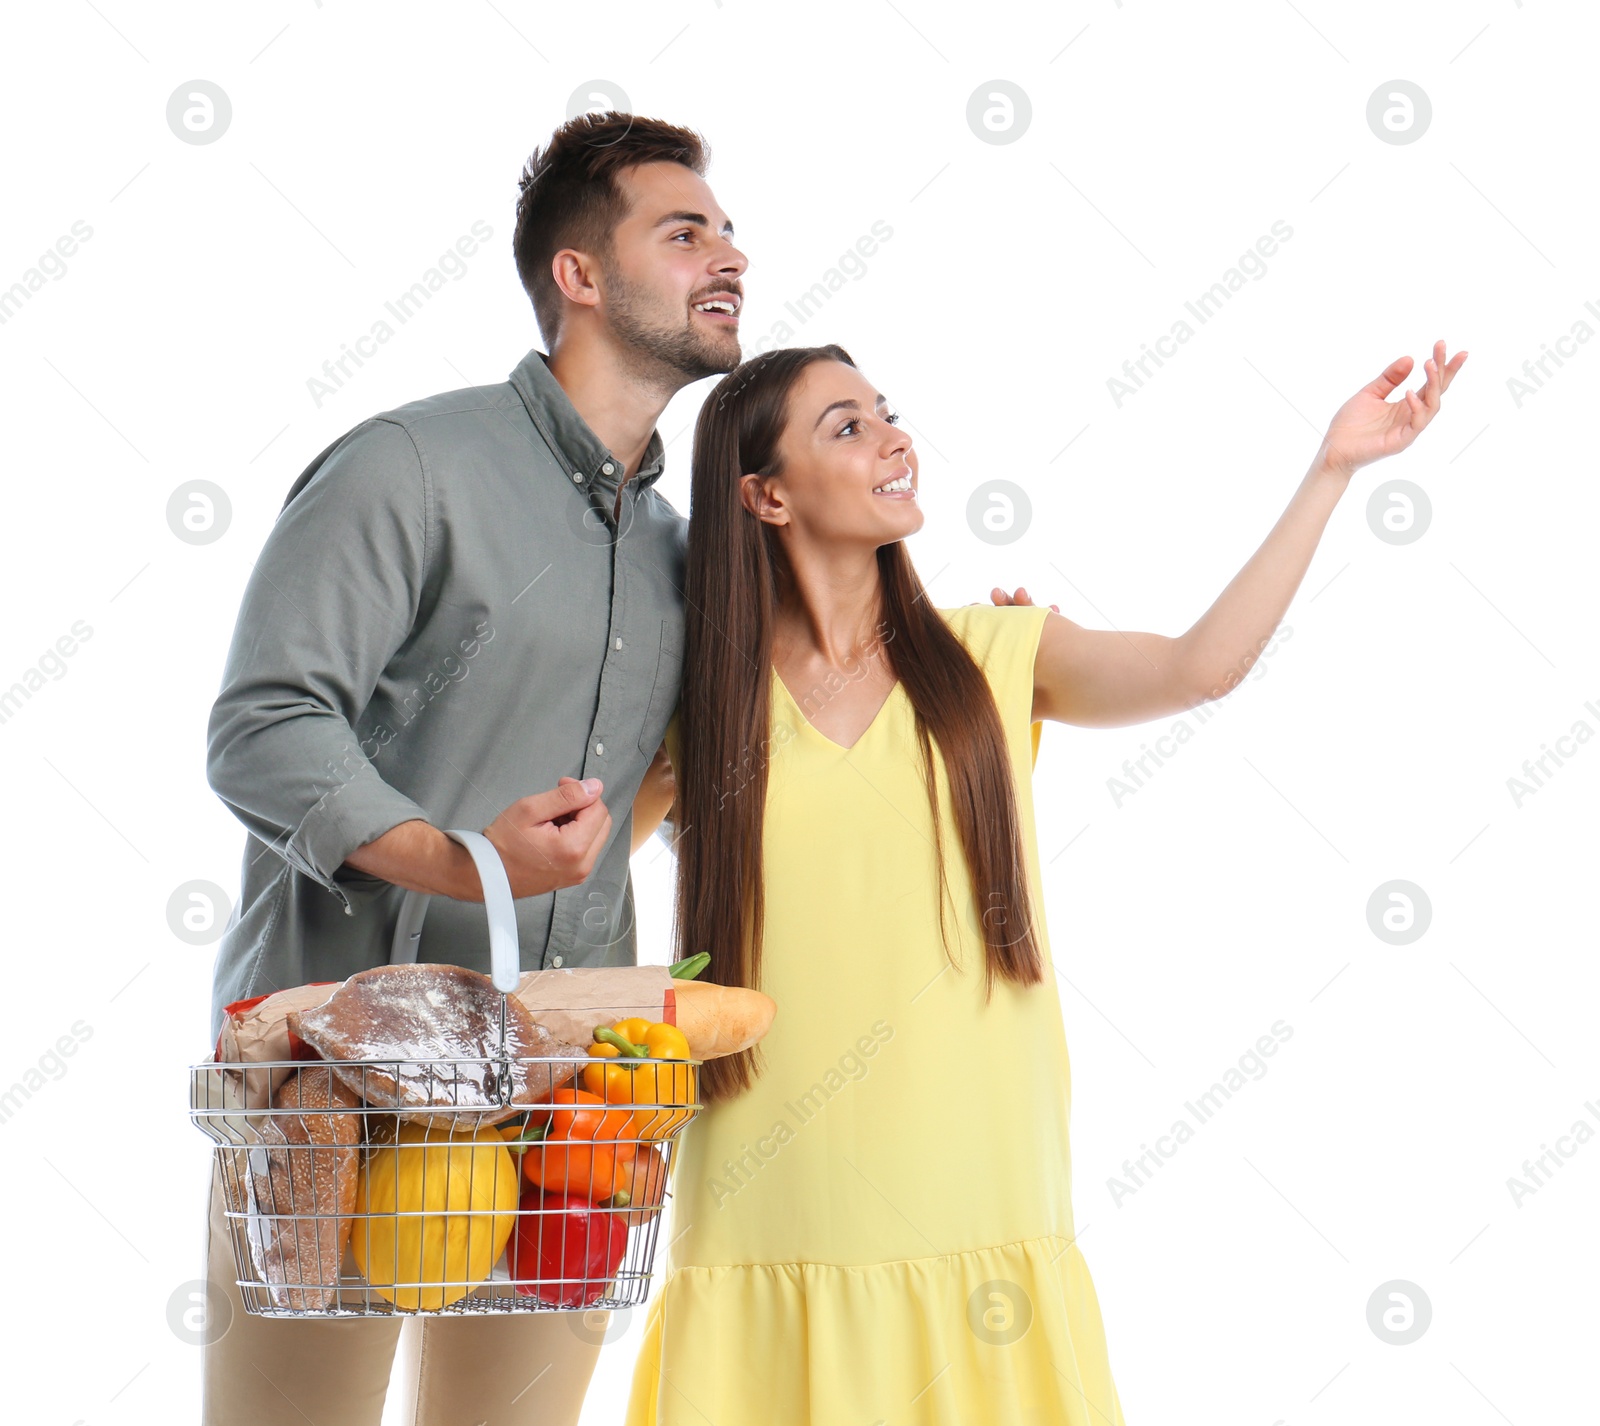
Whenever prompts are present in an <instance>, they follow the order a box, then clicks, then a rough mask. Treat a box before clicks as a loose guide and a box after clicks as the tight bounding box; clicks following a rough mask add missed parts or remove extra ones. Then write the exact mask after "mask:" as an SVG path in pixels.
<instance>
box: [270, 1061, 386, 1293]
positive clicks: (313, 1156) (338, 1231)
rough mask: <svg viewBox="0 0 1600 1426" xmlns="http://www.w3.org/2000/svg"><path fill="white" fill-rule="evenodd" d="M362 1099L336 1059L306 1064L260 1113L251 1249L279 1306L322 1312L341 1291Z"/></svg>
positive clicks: (352, 1208)
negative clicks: (335, 1069)
mask: <svg viewBox="0 0 1600 1426" xmlns="http://www.w3.org/2000/svg"><path fill="white" fill-rule="evenodd" d="M360 1104H361V1101H360V1099H359V1098H358V1097H357V1096H356V1095H355V1094H354V1093H353V1092H352V1091H351V1090H350V1089H349V1088H348V1087H347V1086H346V1085H345V1084H344V1083H343V1082H342V1081H341V1080H340V1079H339V1077H338V1076H337V1075H336V1074H334V1073H333V1071H332V1067H331V1066H328V1065H307V1066H306V1067H305V1068H304V1069H299V1070H295V1071H293V1072H292V1073H291V1074H290V1075H289V1077H288V1078H287V1079H285V1080H284V1082H283V1083H282V1084H281V1085H279V1086H278V1089H277V1091H276V1093H274V1095H273V1096H272V1106H273V1109H274V1110H275V1111H276V1112H274V1113H273V1114H271V1115H264V1116H261V1117H260V1118H257V1119H256V1120H255V1124H256V1137H257V1139H258V1140H259V1142H260V1144H261V1147H257V1148H252V1149H251V1150H250V1151H249V1155H248V1157H249V1165H250V1172H249V1174H248V1176H247V1177H246V1188H247V1191H248V1195H249V1213H250V1218H249V1220H248V1221H249V1237H250V1250H251V1256H252V1258H253V1259H254V1262H255V1265H256V1271H257V1273H258V1274H259V1275H260V1276H261V1277H263V1278H264V1279H265V1280H266V1282H267V1284H268V1292H269V1293H270V1295H271V1298H272V1303H273V1306H275V1307H279V1308H289V1309H291V1310H294V1311H310V1312H315V1311H319V1310H321V1309H322V1308H324V1307H326V1306H328V1305H329V1304H330V1303H331V1302H332V1301H333V1299H334V1298H335V1297H337V1295H338V1288H339V1263H340V1260H341V1259H342V1258H343V1257H344V1250H345V1245H346V1243H348V1242H349V1240H350V1227H351V1214H352V1213H353V1212H354V1211H355V1205H356V1180H357V1176H358V1172H359V1169H360V1165H361V1149H360V1143H361V1115H360V1114H355V1113H350V1112H349V1111H350V1110H353V1109H357V1108H359V1106H360ZM330 1111H333V1112H330ZM291 1215H292V1216H291ZM306 1215H310V1216H306Z"/></svg>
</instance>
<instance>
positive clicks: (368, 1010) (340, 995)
mask: <svg viewBox="0 0 1600 1426" xmlns="http://www.w3.org/2000/svg"><path fill="white" fill-rule="evenodd" d="M502 1016H504V1026H505V1042H504V1055H505V1056H506V1057H507V1058H506V1059H505V1060H502V1058H501V1056H502V1046H501V1023H502ZM289 1028H290V1029H291V1030H292V1031H293V1032H294V1033H295V1034H296V1035H298V1036H299V1037H300V1038H301V1039H302V1040H304V1041H305V1043H306V1044H307V1045H309V1046H311V1048H312V1049H314V1050H315V1051H316V1052H317V1053H318V1054H319V1055H321V1056H322V1058H323V1059H325V1060H328V1061H330V1062H331V1063H332V1066H333V1070H334V1072H335V1073H336V1074H337V1075H338V1076H339V1077H340V1078H341V1079H342V1080H343V1081H344V1083H345V1084H346V1085H347V1086H348V1087H349V1088H350V1089H352V1090H354V1091H355V1093H356V1094H358V1095H359V1096H360V1097H361V1098H362V1099H363V1100H365V1101H366V1102H367V1103H368V1104H372V1105H378V1106H381V1107H383V1108H388V1109H394V1110H396V1111H397V1112H398V1113H399V1114H400V1116H401V1118H403V1119H412V1120H415V1121H416V1122H418V1123H422V1124H436V1125H443V1124H446V1123H448V1124H449V1125H450V1126H451V1127H452V1128H465V1129H471V1128H476V1127H477V1126H479V1125H486V1124H497V1123H499V1122H500V1121H502V1120H505V1119H509V1118H511V1117H512V1116H514V1115H515V1114H517V1113H519V1112H520V1111H521V1109H522V1108H523V1107H524V1106H526V1105H529V1104H532V1103H534V1102H535V1101H536V1100H542V1099H548V1098H549V1096H550V1094H551V1093H552V1092H553V1091H554V1090H556V1089H559V1088H560V1087H561V1086H562V1085H564V1084H566V1083H567V1082H568V1081H570V1080H571V1079H572V1078H573V1076H574V1075H575V1074H576V1073H577V1070H578V1065H577V1063H574V1062H572V1061H581V1060H583V1059H585V1058H587V1056H588V1050H587V1049H586V1048H584V1047H583V1046H581V1045H572V1044H568V1043H566V1042H564V1041H562V1040H558V1039H557V1038H556V1037H555V1036H554V1035H552V1034H551V1033H550V1032H549V1031H548V1030H546V1029H545V1028H544V1026H542V1025H540V1024H538V1023H537V1022H536V1021H535V1020H534V1018H533V1017H532V1016H531V1015H530V1014H529V1013H528V1011H527V1009H526V1008H525V1007H524V1006H523V1004H522V1002H521V1001H519V1000H518V999H517V998H516V997H515V996H508V995H502V994H501V993H500V992H499V991H498V990H496V989H495V988H494V982H493V981H491V980H490V979H489V977H488V976H486V975H480V974H479V973H478V972H477V971H473V970H466V969H464V968H463V967H461V966H452V965H442V964H438V963H434V962H428V961H423V962H420V963H418V964H416V965H388V966H377V967H375V968H374V969H372V970H364V971H358V972H357V973H356V974H355V975H353V976H351V977H350V978H349V979H348V980H347V981H345V982H344V984H343V985H341V986H340V987H339V988H338V990H336V991H335V992H334V993H333V994H332V995H331V996H329V997H328V999H327V1000H326V1001H324V1002H323V1003H322V1004H321V1005H318V1006H315V1007H313V1008H311V1009H309V1010H302V1011H294V1012H291V1013H290V1015H289ZM544 1056H550V1057H558V1058H554V1060H553V1062H552V1063H547V1064H537V1063H536V1064H522V1063H520V1061H521V1060H523V1059H525V1058H534V1059H538V1058H540V1057H544ZM559 1057H565V1058H566V1059H567V1060H568V1062H567V1063H562V1062H561V1059H560V1058H559ZM350 1061H369V1062H375V1063H367V1064H359V1063H355V1064H352V1063H349V1062H350ZM508 1072H509V1077H510V1082H509V1084H503V1083H502V1080H503V1079H505V1078H506V1076H507V1073H508ZM448 1111H455V1112H448Z"/></svg>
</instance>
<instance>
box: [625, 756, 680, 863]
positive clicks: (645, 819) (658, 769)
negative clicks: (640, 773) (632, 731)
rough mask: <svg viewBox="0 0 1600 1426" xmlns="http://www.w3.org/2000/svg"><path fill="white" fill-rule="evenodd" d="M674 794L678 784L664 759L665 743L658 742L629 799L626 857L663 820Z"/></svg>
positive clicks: (636, 848)
mask: <svg viewBox="0 0 1600 1426" xmlns="http://www.w3.org/2000/svg"><path fill="white" fill-rule="evenodd" d="M677 797H678V784H677V783H676V781H674V779H673V776H672V764H671V763H670V762H669V761H668V760H667V745H666V744H665V743H662V745H661V746H660V747H659V748H657V749H656V755H655V757H654V758H653V759H652V760H651V762H650V766H649V768H648V769H647V770H646V772H645V775H644V781H643V782H641V783H640V784H639V791H638V793H637V794H636V795H635V796H634V799H633V845H632V847H631V848H630V849H629V853H628V854H629V855H630V856H631V855H633V853H634V852H637V851H638V850H639V848H640V847H642V846H643V845H644V844H645V843H646V842H647V841H649V840H650V837H651V834H652V833H654V832H655V830H656V828H657V827H659V826H660V825H661V824H662V822H663V821H665V820H666V816H667V813H669V812H670V811H671V810H672V804H673V803H674V802H675V801H676V800H677Z"/></svg>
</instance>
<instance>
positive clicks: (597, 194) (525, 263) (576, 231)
mask: <svg viewBox="0 0 1600 1426" xmlns="http://www.w3.org/2000/svg"><path fill="white" fill-rule="evenodd" d="M710 157H711V151H710V149H709V148H708V146H707V145H706V142H705V140H704V139H702V138H701V137H700V135H698V134H697V133H695V132H694V131H693V130H691V129H682V128H679V127H678V126H677V125H676V124H668V123H664V122H663V121H662V120H660V119H646V118H643V117H641V116H640V115H637V114H618V113H587V114H579V115H578V116H577V117H576V118H573V119H568V120H567V122H566V123H564V124H563V125H562V126H561V127H560V128H559V129H557V130H556V131H555V133H553V134H552V135H551V136H550V142H549V143H547V144H546V145H545V146H544V147H543V148H542V149H535V150H534V151H533V153H532V154H531V155H530V156H529V158H528V161H527V162H526V163H525V164H523V166H522V177H521V179H520V180H519V181H518V186H519V187H520V188H521V190H522V192H521V196H520V197H519V198H518V199H517V227H516V232H515V234H514V235H513V237H512V240H511V250H512V252H513V253H514V254H515V256H516V260H517V276H518V277H520V278H521V279H522V285H523V287H524V288H526V289H527V292H528V296H529V297H530V298H532V299H533V312H534V316H535V317H536V318H537V319H538V323H539V331H540V333H541V334H542V335H543V337H544V341H545V345H546V347H549V348H553V347H554V345H555V340H556V337H557V335H558V334H559V333H560V331H561V303H562V296H561V289H560V288H559V287H557V286H556V282H555V278H554V277H553V276H551V273H550V262H551V259H552V258H554V257H555V255H556V254H557V253H558V252H560V251H561V250H562V248H576V249H578V250H579V251H580V252H586V253H593V254H594V255H595V256H596V257H599V258H600V259H602V260H604V259H606V258H608V257H610V256H611V252H612V247H611V237H612V230H613V229H615V228H616V226H617V225H618V224H619V223H621V222H622V221H623V219H625V218H626V217H627V216H628V205H627V200H626V199H625V198H624V196H623V194H622V191H621V190H620V189H619V188H618V186H617V182H616V176H617V174H618V173H619V172H620V171H621V170H622V169H624V168H631V167H632V166H633V165H634V164H640V163H681V164H682V165H683V166H684V167H685V168H689V169H693V170H694V172H696V173H698V174H699V175H700V176H701V177H702V178H703V177H705V172H706V166H707V164H708V163H709V162H710Z"/></svg>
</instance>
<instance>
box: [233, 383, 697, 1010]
mask: <svg viewBox="0 0 1600 1426" xmlns="http://www.w3.org/2000/svg"><path fill="white" fill-rule="evenodd" d="M662 460H663V450H662V442H661V437H660V434H659V433H658V432H652V433H651V436H650V442H649V445H648V448H647V449H646V451H645V455H644V461H643V464H642V466H641V468H640V470H639V471H638V473H637V474H636V475H634V476H633V477H632V478H630V479H629V480H628V481H627V483H626V484H625V485H622V486H621V491H622V498H621V505H620V514H618V515H616V516H614V514H613V511H614V507H616V504H617V496H618V487H619V484H620V482H621V478H622V463H621V462H620V461H619V460H618V459H617V458H616V457H615V456H614V455H613V454H612V453H611V452H610V451H609V450H607V449H606V447H605V446H604V444H603V443H602V442H601V441H600V439H599V438H598V437H597V436H596V435H595V433H594V432H593V431H592V430H590V428H589V426H588V425H587V424H586V423H585V422H584V420H583V418H582V417H581V416H580V415H579V414H578V412H577V410H576V408H575V407H574V406H573V405H572V402H571V401H570V399H569V398H568V397H567V395H566V393H565V392H564V391H563V390H562V388H561V386H560V385H559V384H558V383H557V381H556V380H555V378H554V377H553V376H552V375H551V374H550V371H549V367H548V365H547V358H546V357H545V355H544V354H543V353H542V352H539V351H530V352H529V353H528V355H527V356H526V357H524V358H523V360H522V362H521V363H520V364H519V365H518V366H517V368H516V370H515V371H513V372H512V373H511V379H510V380H509V381H507V382H502V383H499V384H496V385H492V386H481V387H468V388H466V389H464V390H460V391H448V392H444V393H442V394H440V395H437V396H430V397H426V398H424V399H423V400H420V401H413V402H410V403H408V404H406V405H404V406H400V407H397V408H396V409H394V410H392V411H385V412H382V413H381V414H379V415H377V416H373V417H371V418H370V419H369V420H366V421H363V422H362V423H361V424H360V425H358V426H356V427H355V428H354V429H352V430H350V431H348V432H346V433H345V434H344V435H343V436H341V437H340V438H339V439H338V440H337V441H335V442H334V443H333V444H332V445H331V446H329V447H328V448H327V449H326V450H325V451H323V452H322V454H321V455H319V456H318V457H317V458H316V459H315V460H314V461H312V463H311V465H310V466H309V467H308V468H307V469H306V470H305V472H304V473H303V474H302V475H301V476H300V478H299V480H297V481H296V482H295V485H294V487H293V489H292V490H291V491H290V492H289V496H288V499H287V500H286V501H285V502H284V506H283V510H282V511H281V512H280V514H279V516H278V519H277V521H276V523H275V524H274V525H273V527H272V530H271V532H270V533H269V535H268V537H267V541H266V545H265V547H264V548H263V549H262V551H261V556H260V558H259V559H258V560H257V562H256V565H255V569H254V571H253V573H252V574H251V576H250V580H249V584H248V586H247V588H246V590H245V595H244V602H243V605H242V607H241V609H240V612H239V620H238V625H237V627H236V628H235V631H234V636H233V643H232V646H231V648H230V649H229V652H228V660H227V666H226V669H225V672H224V675H223V682H222V691H221V694H220V696H219V697H218V698H217V701H216V705H215V707H214V708H213V709H212V713H211V722H210V729H209V744H208V750H207V765H206V768H207V776H208V777H209V780H210V783H211V786H212V788H213V789H214V790H215V792H216V793H217V795H218V796H219V797H221V798H222V800H223V801H224V802H225V803H226V804H227V805H228V806H229V807H230V808H231V809H232V810H233V811H234V813H235V814H237V816H238V817H239V819H240V821H242V822H243V823H244V825H245V826H246V828H248V830H249V832H250V834H251V835H250V838H249V840H248V841H247V843H246V846H245V854H244V871H243V884H242V887H241V890H240V896H239V902H238V906H237V908H236V910H235V912H234V915H233V919H232V920H231V921H230V923H229V925H228V928H227V931H226V933H225V934H224V936H223V939H222V942H221V945H220V948H219V950H218V954H217V961H216V969H215V975H214V980H213V988H212V1007H211V1010H212V1028H213V1033H214V1032H215V1030H216V1028H217V1027H218V1025H219V1024H220V1021H221V1011H222V1007H223V1006H224V1005H226V1004H227V1003H229V1002H230V1001H233V1000H239V999H242V998H244V997H246V996H251V995H261V994H265V993H267V992H269V991H272V990H277V989H281V988H283V987H287V986H292V985H303V984H305V983H307V982H309V981H318V980H342V979H344V978H345V977H346V976H349V975H352V974H354V973H355V972H356V971H358V970H363V969H365V968H367V967H369V966H374V965H379V964H382V963H383V962H385V961H386V960H387V959H388V957H389V940H390V936H391V934H392V930H393V926H394V921H395V917H396V915H397V913H398V910H399V905H400V898H401V897H402V896H403V894H404V893H403V892H402V891H401V889H400V888H398V887H395V886H392V885H391V884H390V883H388V882H385V881H381V880H379V879H378V878H376V877H372V876H367V875H365V874H363V873H361V872H357V871H355V870H354V869H351V868H342V867H341V864H342V863H343V861H344V859H345V858H346V857H347V856H348V855H349V854H350V853H351V852H352V851H354V850H355V849H356V848H357V847H360V846H363V845H365V844H366V843H367V842H370V841H372V840H373V839H374V838H376V837H378V836H380V835H381V834H382V833H384V832H386V831H387V830H388V829H389V828H391V827H394V826H397V825H399V824H400V823H401V822H405V821H409V820H411V819H413V818H419V817H420V818H424V819H426V820H427V821H429V822H432V823H433V824H434V825H435V826H437V827H441V828H444V827H467V828H471V829H478V828H481V827H484V826H486V825H487V824H488V823H489V822H490V821H492V820H493V819H494V817H496V816H497V815H498V814H499V813H500V811H501V810H502V809H503V808H504V807H506V806H507V805H508V804H509V803H511V802H514V801H515V800H516V799H517V798H519V797H522V796H526V795H527V794H529V793H533V792H542V791H545V790H547V789H549V788H553V787H554V786H555V785H556V782H557V779H558V778H559V777H560V776H561V775H562V774H566V775H568V776H570V777H579V778H582V777H599V778H601V779H603V780H604V783H605V792H604V794H603V796H604V800H605V802H606V805H607V806H608V807H609V808H610V810H611V816H612V830H611V836H610V839H609V840H608V841H607V843H606V845H605V847H604V849H603V850H602V851H601V853H600V856H599V858H598V859H597V861H596V863H595V867H594V870H593V872H592V873H591V874H590V876H589V878H588V880H586V881H585V882H583V883H582V884H581V885H579V886H573V887H567V888H564V889H562V890H560V891H556V892H552V893H546V894H545V895H543V896H531V897H527V898H524V899H522V900H519V901H518V902H517V928H518V933H519V936H520V938H521V945H522V964H523V966H524V968H527V969H533V968H539V967H544V966H553V965H568V966H589V965H631V964H633V963H634V961H635V939H634V924H633V887H632V882H631V879H630V877H629V874H628V854H629V844H630V838H631V835H632V815H631V808H632V803H633V797H634V793H635V792H636V791H637V790H638V787H639V784H640V782H641V781H642V779H643V776H644V772H645V769H646V768H647V767H648V765H649V762H650V759H651V757H652V756H653V755H654V753H655V751H656V749H657V748H658V747H659V746H660V744H661V739H662V735H663V733H664V731H665V729H666V725H667V720H668V718H669V717H670V716H671V713H672V710H673V708H674V706H675V705H676V703H677V698H678V682H679V674H680V668H681V664H682V658H683V595H682V589H683V561H684V551H685V547H686V542H687V531H688V525H687V522H686V521H685V520H684V518H683V517H682V516H681V515H679V514H678V512H677V511H676V510H675V509H674V508H673V507H672V505H671V504H670V503H668V501H667V500H666V498H665V497H664V496H662V495H660V494H658V493H657V492H656V490H655V489H654V488H653V487H654V485H655V482H656V479H657V477H658V476H659V475H660V473H661V469H662ZM418 955H419V959H421V960H432V961H448V962H452V963H454V964H456V965H462V966H468V967H471V968H473V969H477V970H483V971H487V970H488V969H489V947H488V930H487V922H486V920H485V916H484V910H483V907H482V905H481V904H477V903H470V902H458V901H452V900H450V899H449V898H446V897H435V898H434V901H433V904H432V905H431V906H430V908H429V911H428V917H427V920H426V922H425V924H424V926H423V930H422V940H421V943H420V948H419V952H418Z"/></svg>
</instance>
